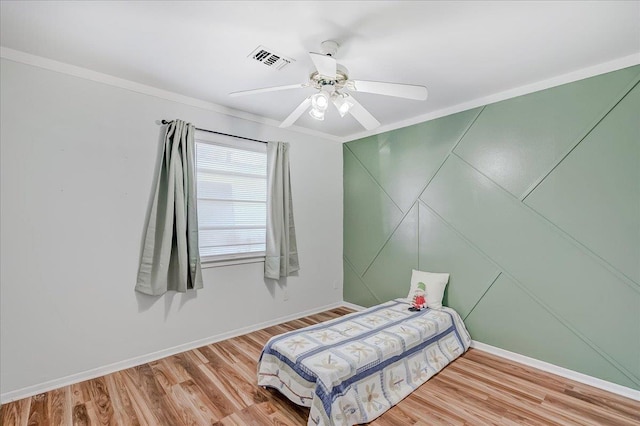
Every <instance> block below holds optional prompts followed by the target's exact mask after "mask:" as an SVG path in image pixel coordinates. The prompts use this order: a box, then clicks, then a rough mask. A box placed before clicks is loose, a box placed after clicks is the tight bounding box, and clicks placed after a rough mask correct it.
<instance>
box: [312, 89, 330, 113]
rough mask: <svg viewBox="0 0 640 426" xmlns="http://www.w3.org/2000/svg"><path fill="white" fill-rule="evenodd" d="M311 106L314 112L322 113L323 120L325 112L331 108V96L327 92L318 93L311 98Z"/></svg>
mask: <svg viewBox="0 0 640 426" xmlns="http://www.w3.org/2000/svg"><path fill="white" fill-rule="evenodd" d="M311 106H312V107H313V109H314V110H316V111H318V112H322V119H324V112H325V111H326V110H327V107H328V106H329V95H328V94H327V93H326V92H318V93H316V94H315V95H313V96H311ZM312 117H313V116H312ZM314 118H315V117H314ZM322 119H319V120H322Z"/></svg>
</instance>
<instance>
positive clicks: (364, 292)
mask: <svg viewBox="0 0 640 426" xmlns="http://www.w3.org/2000/svg"><path fill="white" fill-rule="evenodd" d="M343 269H344V281H343V286H344V295H343V297H344V300H347V301H349V302H351V303H355V304H356V305H360V306H373V305H377V304H378V303H381V302H383V300H382V298H381V297H379V296H378V295H374V294H372V292H371V290H370V289H369V288H368V287H367V286H366V285H365V284H364V283H363V282H362V280H361V279H360V277H359V276H358V274H357V273H356V272H355V271H354V270H353V268H352V267H351V265H349V263H348V262H344V268H343ZM408 292H409V291H408V290H407V293H408Z"/></svg>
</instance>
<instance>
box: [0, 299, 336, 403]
mask: <svg viewBox="0 0 640 426" xmlns="http://www.w3.org/2000/svg"><path fill="white" fill-rule="evenodd" d="M341 306H345V303H344V302H336V303H332V304H329V305H325V306H321V307H318V308H313V309H309V310H306V311H303V312H297V313H295V314H291V315H286V316H283V317H279V318H275V319H273V320H269V321H265V322H261V323H258V324H253V325H250V326H247V327H242V328H238V329H236V330H231V331H228V332H226V333H221V334H216V335H215V336H211V337H206V338H204V339H200V340H195V341H193V342H189V343H185V344H182V345H178V346H174V347H172V348H168V349H163V350H160V351H157V352H152V353H149V354H146V355H140V356H137V357H134V358H130V359H127V360H124V361H119V362H116V363H113V364H109V365H105V366H104V367H98V368H93V369H91V370H87V371H83V372H80V373H76V374H71V375H69V376H65V377H61V378H59V379H54V380H49V381H47V382H44V383H39V384H37V385H32V386H27V387H24V388H21V389H17V390H14V391H9V392H5V393H3V394H0V404H6V403H8V402H11V401H15V400H18V399H22V398H27V397H30V396H33V395H37V394H39V393H43V392H48V391H50V390H53V389H58V388H61V387H63V386H68V385H72V384H74V383H78V382H82V381H85V380H90V379H95V378H96V377H100V376H104V375H106V374H110V373H114V372H116V371H120V370H125V369H127V368H131V367H135V366H137V365H141V364H146V363H148V362H151V361H156V360H158V359H161V358H165V357H168V356H171V355H175V354H178V353H181V352H185V351H189V350H191V349H195V348H199V347H202V346H206V345H210V344H211V343H215V342H220V341H222V340H226V339H230V338H232V337H236V336H241V335H243V334H247V333H251V332H253V331H256V330H260V329H263V328H266V327H271V326H273V325H277V324H282V323H283V322H287V321H291V320H294V319H298V318H302V317H306V316H308V315H313V314H317V313H319V312H323V311H327V310H329V309H335V308H339V307H341Z"/></svg>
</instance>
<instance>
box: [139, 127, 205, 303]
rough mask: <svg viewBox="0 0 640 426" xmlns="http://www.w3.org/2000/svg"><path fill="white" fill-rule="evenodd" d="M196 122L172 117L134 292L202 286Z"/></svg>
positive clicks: (182, 290)
mask: <svg viewBox="0 0 640 426" xmlns="http://www.w3.org/2000/svg"><path fill="white" fill-rule="evenodd" d="M194 132H195V127H194V126H193V125H192V124H191V123H186V122H184V121H182V120H174V121H172V122H170V123H169V124H168V125H167V127H166V134H165V137H164V154H163V157H162V164H161V165H160V170H159V176H158V181H157V185H156V190H155V195H154V198H153V202H152V205H151V211H150V214H149V218H148V219H149V220H148V225H147V229H146V233H145V238H144V247H143V250H142V257H141V260H140V268H139V269H138V279H137V283H136V287H135V289H136V291H138V292H141V293H145V294H149V295H154V296H157V295H161V294H164V293H166V292H167V291H179V292H186V291H187V290H188V289H199V288H202V272H201V269H200V254H199V252H198V212H197V206H196V170H195V139H194Z"/></svg>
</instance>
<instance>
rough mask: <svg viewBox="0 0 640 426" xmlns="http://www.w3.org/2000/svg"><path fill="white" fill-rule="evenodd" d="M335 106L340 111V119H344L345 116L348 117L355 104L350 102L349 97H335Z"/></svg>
mask: <svg viewBox="0 0 640 426" xmlns="http://www.w3.org/2000/svg"><path fill="white" fill-rule="evenodd" d="M333 104H334V105H335V106H336V108H337V109H338V113H339V114H340V117H344V116H345V115H347V113H348V112H349V110H350V109H351V107H352V106H353V102H351V101H350V100H349V98H348V95H340V96H337V97H335V99H334V100H333Z"/></svg>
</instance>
